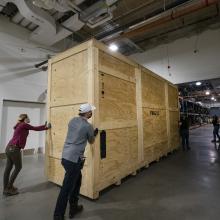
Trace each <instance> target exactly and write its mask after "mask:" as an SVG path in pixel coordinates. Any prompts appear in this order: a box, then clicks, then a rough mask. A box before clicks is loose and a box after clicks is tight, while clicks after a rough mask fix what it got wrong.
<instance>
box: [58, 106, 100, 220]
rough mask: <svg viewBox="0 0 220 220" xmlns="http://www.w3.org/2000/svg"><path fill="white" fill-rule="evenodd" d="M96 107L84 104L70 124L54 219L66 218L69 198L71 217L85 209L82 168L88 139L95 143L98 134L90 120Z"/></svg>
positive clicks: (64, 149) (63, 154) (61, 219)
mask: <svg viewBox="0 0 220 220" xmlns="http://www.w3.org/2000/svg"><path fill="white" fill-rule="evenodd" d="M95 109H96V108H95V106H93V105H91V104H88V103H86V104H82V105H81V106H80V108H79V117H74V118H73V119H71V120H70V122H69V124H68V132H67V136H66V140H65V143H64V148H63V153H62V162H61V164H62V166H63V167H64V169H65V171H66V173H65V177H64V180H63V185H62V188H61V190H60V193H59V196H58V199H57V203H56V207H55V211H54V220H55V219H56V220H63V219H64V215H65V211H66V206H67V203H68V200H69V204H70V209H69V218H73V217H74V215H75V214H77V213H79V212H81V211H82V210H83V206H82V205H78V200H79V198H78V196H79V192H80V187H81V180H82V174H81V169H82V167H83V163H84V160H85V159H84V157H83V154H84V151H85V147H86V144H87V141H88V142H89V143H90V144H93V143H94V141H95V137H96V135H97V134H98V129H97V128H96V129H95V130H94V128H93V126H92V125H91V124H90V123H89V122H88V119H89V118H91V117H92V111H93V110H95Z"/></svg>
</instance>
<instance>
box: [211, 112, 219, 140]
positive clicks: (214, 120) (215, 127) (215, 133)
mask: <svg viewBox="0 0 220 220" xmlns="http://www.w3.org/2000/svg"><path fill="white" fill-rule="evenodd" d="M212 124H213V140H212V142H216V136H217V137H218V141H220V137H219V134H218V131H219V120H218V116H217V115H214V116H213V118H212Z"/></svg>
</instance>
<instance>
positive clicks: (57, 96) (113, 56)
mask: <svg viewBox="0 0 220 220" xmlns="http://www.w3.org/2000/svg"><path fill="white" fill-rule="evenodd" d="M48 67H49V70H48V72H49V74H48V120H49V121H50V122H51V123H52V129H51V130H50V131H48V132H47V147H46V173H47V176H48V179H49V181H52V182H54V183H56V184H62V180H63V176H64V170H63V168H62V166H61V163H60V162H61V154H62V149H63V144H64V140H65V137H66V133H67V128H68V122H69V121H70V119H71V118H73V117H75V116H77V114H78V109H79V106H80V104H82V103H86V102H89V103H91V104H94V105H95V106H96V108H97V109H96V110H95V111H94V114H93V117H92V118H91V119H90V122H91V123H92V124H93V126H94V127H98V128H99V131H100V132H99V134H98V136H97V138H96V141H95V143H94V144H93V145H89V144H88V145H87V147H86V152H85V156H86V162H85V166H84V168H83V171H82V173H83V181H82V187H81V191H80V192H81V194H82V195H84V196H87V197H89V198H92V199H95V198H97V197H98V196H99V192H100V191H101V190H103V189H104V188H106V187H108V186H110V185H111V184H115V183H120V181H121V179H122V178H124V177H126V176H127V175H130V174H135V173H136V171H137V169H139V168H140V167H143V166H147V165H148V164H149V163H151V162H152V161H154V160H157V159H158V158H160V157H161V156H163V155H166V154H167V152H168V151H169V150H172V149H173V147H174V146H175V144H176V143H177V139H178V137H176V136H177V133H173V134H172V135H171V134H170V133H171V132H173V130H174V129H175V126H176V122H173V121H172V120H177V118H178V114H179V112H178V109H176V108H175V107H176V101H175V99H176V94H178V93H177V92H176V91H177V90H176V88H175V87H174V86H173V85H172V84H170V83H169V82H167V81H166V80H164V79H162V78H161V77H159V76H157V75H155V74H154V73H152V72H151V71H149V70H147V69H145V68H143V67H141V66H139V65H138V64H136V63H135V62H133V61H131V60H129V59H127V58H126V57H124V56H122V55H120V54H118V53H111V52H109V51H108V49H107V48H106V47H105V46H104V45H103V44H101V43H99V42H97V41H95V40H91V41H88V42H85V43H83V44H82V45H79V46H76V47H74V48H72V49H69V50H67V51H65V52H64V53H61V54H59V55H57V56H55V57H54V58H52V59H51V60H50V61H49V65H48ZM173 112H175V113H173ZM102 131H104V132H106V149H105V152H106V155H105V156H103V155H102V157H101V153H102V151H103V146H101V142H100V141H101V140H100V133H101V132H102ZM169 146H172V147H169Z"/></svg>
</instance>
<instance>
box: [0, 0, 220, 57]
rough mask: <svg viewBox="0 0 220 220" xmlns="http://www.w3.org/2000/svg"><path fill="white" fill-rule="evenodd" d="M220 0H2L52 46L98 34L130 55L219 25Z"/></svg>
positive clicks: (0, 9)
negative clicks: (62, 41)
mask: <svg viewBox="0 0 220 220" xmlns="http://www.w3.org/2000/svg"><path fill="white" fill-rule="evenodd" d="M219 6H220V2H219V0H145V1H143V0H135V1H133V0H38V1H36V0H35V1H34V0H33V1H32V0H0V13H1V14H2V15H4V16H6V17H8V18H9V20H10V22H13V23H16V24H18V25H20V26H23V27H25V28H27V29H28V30H29V31H30V36H29V39H30V40H31V41H34V42H37V43H40V44H42V45H47V46H52V45H54V44H56V43H57V42H59V41H61V40H63V39H67V40H70V41H73V42H74V44H77V43H81V42H83V41H86V40H88V39H90V38H91V37H94V38H96V39H98V40H101V41H103V42H104V43H106V44H109V43H111V42H117V43H118V45H119V48H120V52H121V53H123V54H125V55H130V54H132V53H136V52H140V51H145V50H147V49H149V48H152V47H155V46H157V45H159V44H163V43H167V42H171V41H173V40H175V39H178V38H181V37H183V36H190V35H193V34H198V33H200V32H202V31H204V30H206V29H208V28H219V27H220V19H219V18H220V16H219Z"/></svg>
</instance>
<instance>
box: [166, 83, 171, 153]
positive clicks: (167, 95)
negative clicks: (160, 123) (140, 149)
mask: <svg viewBox="0 0 220 220" xmlns="http://www.w3.org/2000/svg"><path fill="white" fill-rule="evenodd" d="M165 103H166V124H167V137H168V149H170V148H171V137H170V111H169V94H168V83H166V85H165Z"/></svg>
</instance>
